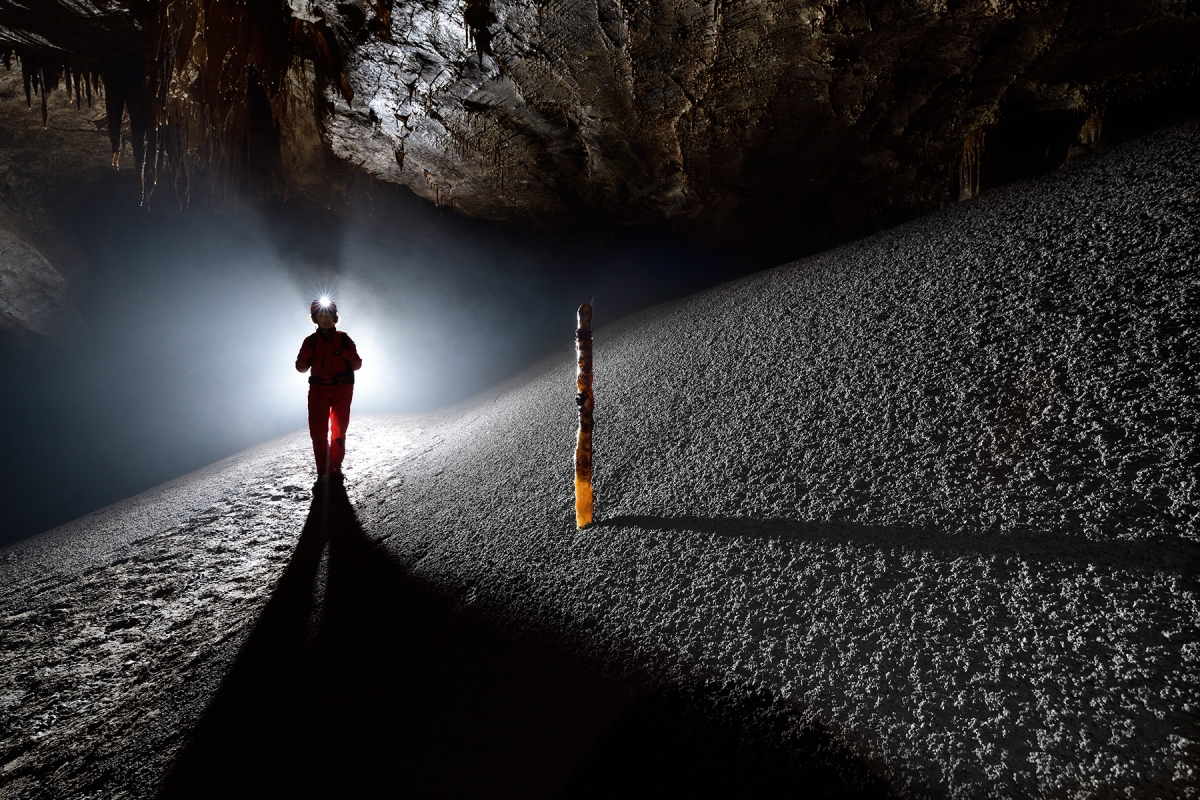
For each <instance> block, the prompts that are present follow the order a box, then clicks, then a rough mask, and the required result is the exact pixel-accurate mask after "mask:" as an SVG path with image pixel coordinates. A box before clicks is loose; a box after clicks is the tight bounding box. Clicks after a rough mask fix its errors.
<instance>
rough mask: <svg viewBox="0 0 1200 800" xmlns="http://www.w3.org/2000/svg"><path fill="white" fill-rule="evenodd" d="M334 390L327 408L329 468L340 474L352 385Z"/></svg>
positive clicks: (344, 451)
mask: <svg viewBox="0 0 1200 800" xmlns="http://www.w3.org/2000/svg"><path fill="white" fill-rule="evenodd" d="M335 389H336V393H335V394H334V396H333V398H332V401H331V403H330V407H329V428H330V430H329V438H330V440H331V441H330V447H329V468H330V469H331V470H333V471H334V472H340V471H341V469H342V459H343V458H345V457H346V428H348V427H349V426H350V401H351V400H352V399H353V398H354V384H349V385H347V386H338V387H335Z"/></svg>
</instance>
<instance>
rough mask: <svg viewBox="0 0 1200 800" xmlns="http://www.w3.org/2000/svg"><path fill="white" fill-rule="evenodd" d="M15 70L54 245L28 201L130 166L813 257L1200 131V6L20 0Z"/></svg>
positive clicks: (154, 175) (21, 117) (14, 199)
mask: <svg viewBox="0 0 1200 800" xmlns="http://www.w3.org/2000/svg"><path fill="white" fill-rule="evenodd" d="M0 50H2V51H3V52H4V53H5V61H6V65H10V66H11V71H12V77H9V78H7V83H5V84H4V87H5V88H4V90H3V91H0V95H3V96H0V105H2V106H3V114H2V115H0V124H2V125H3V126H4V129H3V130H2V131H0V136H3V137H4V140H5V142H6V144H5V146H4V150H3V151H0V158H2V159H3V160H4V161H5V163H6V165H7V167H8V175H9V183H10V186H9V187H8V189H7V190H5V191H6V192H7V194H5V195H3V196H0V228H2V227H3V226H4V224H6V223H5V220H6V219H7V220H8V223H7V224H8V228H9V229H10V232H11V231H16V234H14V235H17V234H19V235H20V236H23V237H24V241H26V242H27V243H32V245H33V246H38V241H39V238H38V237H39V234H38V233H37V231H34V232H33V233H29V231H27V230H25V231H24V232H22V230H23V229H22V230H18V228H20V225H19V224H18V223H13V222H12V220H13V218H14V217H15V216H19V215H15V214H14V212H13V208H15V207H17V206H21V205H22V204H24V205H25V206H26V207H28V208H42V207H45V208H50V207H51V206H54V203H53V202H51V201H49V200H46V199H45V197H40V196H35V195H38V192H41V193H42V194H43V195H45V194H53V193H54V192H55V191H57V189H55V188H54V187H57V186H59V185H60V184H62V183H63V181H64V180H68V181H70V182H71V183H72V185H75V186H80V185H83V184H86V183H87V180H84V178H87V177H88V176H90V175H92V174H93V172H94V169H93V167H94V166H95V164H96V163H99V164H100V165H101V166H104V167H108V165H109V164H112V165H120V164H121V158H125V159H126V161H128V162H129V163H128V165H127V166H130V167H132V168H133V171H134V173H135V174H137V175H138V176H139V177H141V179H142V180H143V182H144V189H143V193H144V196H146V197H149V196H151V195H153V194H154V193H155V192H160V193H161V192H162V191H163V189H162V186H163V184H164V183H165V184H167V185H169V186H170V187H171V192H172V197H178V196H180V187H181V186H182V187H183V195H184V196H185V197H189V198H190V195H191V194H192V193H193V191H194V190H195V189H196V187H200V186H207V187H209V188H213V187H214V186H215V187H226V188H227V187H228V186H229V185H230V184H237V185H238V186H239V187H242V189H243V190H248V191H250V192H252V193H259V194H263V193H265V194H270V195H275V196H280V197H286V198H291V199H298V200H300V201H301V202H310V203H318V204H322V205H324V206H327V207H336V206H337V204H338V202H339V198H342V197H344V192H345V188H344V187H345V185H346V182H347V180H348V176H358V175H365V176H369V177H370V178H372V179H375V180H378V181H386V182H390V183H393V184H398V185H401V186H405V187H408V188H409V189H411V190H412V191H413V192H415V193H416V194H418V195H420V196H421V197H424V198H427V199H428V200H430V201H432V202H434V203H437V204H439V205H442V206H448V207H452V208H454V209H455V210H457V211H459V212H461V213H463V214H466V215H469V216H473V217H480V218H484V219H489V220H498V221H503V222H508V223H514V224H519V225H529V226H539V227H549V226H560V225H570V224H597V223H599V224H619V225H659V226H666V227H671V228H674V229H677V230H682V231H685V232H688V233H691V234H693V235H697V236H700V237H702V238H705V239H707V240H710V241H719V242H739V241H753V240H756V239H760V238H763V237H767V238H770V237H776V238H778V237H788V238H789V239H791V240H793V241H794V242H795V243H796V245H797V248H796V249H798V250H799V249H804V248H808V249H815V248H817V247H822V246H827V245H828V244H831V243H834V242H836V241H839V240H844V239H845V238H847V237H848V236H853V235H858V234H861V233H864V232H867V231H870V230H873V229H877V228H878V227H881V226H883V225H887V224H892V223H894V222H896V221H900V220H902V219H907V218H910V217H912V216H915V215H917V214H920V213H924V212H926V211H929V210H931V209H935V208H938V207H940V206H943V205H945V204H947V203H951V202H956V201H959V200H962V199H966V198H969V197H971V196H973V195H974V194H977V193H978V192H980V191H982V190H985V189H986V188H988V187H989V186H992V185H995V184H998V183H1003V182H1005V181H1007V180H1012V179H1015V178H1020V177H1025V176H1027V175H1030V174H1037V173H1039V172H1045V171H1048V170H1049V169H1053V168H1055V167H1057V166H1058V165H1060V164H1062V163H1063V162H1064V161H1066V160H1069V159H1070V158H1072V157H1074V156H1076V155H1079V154H1081V153H1083V152H1086V151H1087V150H1089V149H1091V148H1094V147H1096V146H1098V145H1100V144H1102V143H1103V142H1104V141H1105V139H1106V137H1107V136H1108V135H1109V132H1111V131H1114V130H1117V129H1122V128H1128V127H1130V125H1135V124H1136V118H1137V117H1138V116H1144V115H1146V114H1150V115H1153V114H1161V113H1162V111H1163V109H1164V108H1165V109H1167V110H1168V111H1169V110H1171V109H1175V110H1176V111H1178V110H1179V109H1180V108H1183V109H1184V110H1185V111H1186V110H1187V109H1188V108H1191V109H1192V111H1190V112H1188V113H1195V111H1194V109H1195V108H1196V97H1197V83H1198V80H1197V64H1198V58H1200V3H1197V2H1196V0H1187V2H1180V1H1179V0H1146V1H1145V2H1139V3H1129V2H1127V1H1126V0H1093V2H1089V3H1078V2H1074V3H1072V2H1069V0H1039V1H1038V2H1032V1H1028V2H1023V1H1019V0H1018V1H1016V2H1013V1H1010V0H959V1H958V2H950V1H949V0H841V1H840V2H839V1H838V0H834V1H832V2H828V1H827V2H813V0H699V1H697V0H586V1H585V2H573V1H570V0H466V2H465V3H464V2H463V0H349V1H348V2H334V0H244V1H243V2H227V0H138V1H136V2H135V1H133V0H119V1H118V0H0ZM17 73H19V74H20V77H16V74H17ZM47 98H49V99H47ZM85 99H86V102H87V103H89V104H90V103H93V102H95V105H94V106H92V107H91V108H90V109H88V108H84V100H85ZM1189 104H1190V105H1189ZM74 106H79V108H80V109H81V110H80V111H77V112H75V113H78V114H82V115H84V116H85V117H86V119H84V120H82V121H77V122H68V121H65V120H67V119H68V115H69V112H70V110H71V108H72V107H74ZM56 109H57V110H56ZM60 118H61V119H62V120H64V121H63V122H62V123H61V125H58V127H60V128H62V127H63V126H66V127H67V128H71V127H74V128H87V127H88V126H89V125H90V126H91V130H92V134H91V136H90V139H89V142H88V143H87V145H86V146H83V145H79V144H71V143H70V142H68V141H65V140H64V138H63V136H61V135H60V134H61V130H60V131H58V132H57V133H56V132H55V131H54V130H53V128H54V127H55V125H51V124H50V123H51V122H54V121H56V120H59V119H60ZM92 123H94V124H92ZM56 124H57V123H56ZM43 128H44V129H45V130H44V131H43V134H44V135H43V136H42V137H41V138H42V141H41V142H40V143H39V142H37V141H35V139H37V136H36V134H37V130H35V129H39V130H40V129H43ZM80 136H82V134H80ZM68 138H69V137H68ZM75 138H76V139H78V138H79V137H75ZM38 147H41V148H42V149H43V150H45V151H46V152H45V153H43V154H42V155H36V154H34V153H33V150H31V149H30V148H38ZM64 147H73V148H74V152H73V153H72V154H69V155H68V154H58V155H55V154H53V153H52V152H51V151H53V150H54V149H55V148H60V149H61V148H64ZM106 147H107V150H106V149H105V148H106ZM114 152H119V153H123V154H124V155H121V156H115V155H113V153H114ZM81 161H83V162H86V165H83V164H81V163H80V162H81ZM17 162H20V163H17ZM31 164H32V165H34V166H32V167H31V166H30V165H31ZM18 173H19V174H20V175H24V177H23V178H19V179H17V178H14V177H13V176H14V175H16V174H18ZM41 183H44V184H45V185H46V186H48V187H50V188H49V189H38V188H36V185H39V184H41ZM14 187H15V188H14ZM22 187H24V188H22ZM30 187H34V188H30ZM22 193H24V194H22ZM59 193H60V194H61V192H59ZM60 205H61V203H60ZM5 209H7V211H5ZM5 215H7V216H5ZM26 227H28V225H26ZM34 227H36V226H34ZM43 227H44V226H43ZM42 238H43V239H45V238H46V237H45V236H44V235H43V236H42ZM43 249H44V248H43ZM51 255H52V254H51ZM48 261H50V262H54V261H55V258H54V257H48Z"/></svg>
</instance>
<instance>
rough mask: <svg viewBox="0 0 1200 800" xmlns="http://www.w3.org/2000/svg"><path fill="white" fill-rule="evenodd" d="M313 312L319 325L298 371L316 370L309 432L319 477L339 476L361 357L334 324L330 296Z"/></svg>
mask: <svg viewBox="0 0 1200 800" xmlns="http://www.w3.org/2000/svg"><path fill="white" fill-rule="evenodd" d="M310 316H311V317H312V321H313V322H315V323H316V324H317V330H316V332H315V333H313V335H312V336H309V337H308V338H307V339H305V340H304V344H302V345H301V346H300V354H299V355H298V356H296V370H297V371H298V372H307V371H309V370H311V371H312V373H311V374H310V375H309V376H308V432H309V433H310V434H311V435H312V441H313V455H314V456H316V459H317V481H318V482H320V481H323V480H325V479H326V478H333V479H334V480H338V481H340V480H341V479H342V459H343V458H344V457H345V456H346V428H347V427H348V426H349V425H350V401H351V400H352V399H353V398H354V371H355V370H356V369H360V368H361V367H362V359H361V358H359V357H358V348H357V347H356V346H355V344H354V341H353V340H352V339H351V338H350V337H349V336H347V335H346V334H345V332H343V331H339V330H337V328H336V327H335V326H336V325H337V321H338V313H337V304H336V303H334V302H333V301H332V300H330V299H329V298H328V297H321V298H318V299H316V300H313V302H312V307H311V308H310Z"/></svg>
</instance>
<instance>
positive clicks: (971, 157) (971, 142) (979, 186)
mask: <svg viewBox="0 0 1200 800" xmlns="http://www.w3.org/2000/svg"><path fill="white" fill-rule="evenodd" d="M986 143H987V132H986V131H985V129H983V128H976V129H975V130H973V131H971V132H970V133H969V134H967V138H966V139H965V140H964V141H963V150H962V159H961V160H960V161H959V165H958V199H959V200H970V199H971V198H972V197H975V196H977V195H978V194H979V193H980V191H982V190H983V157H984V148H985V146H986Z"/></svg>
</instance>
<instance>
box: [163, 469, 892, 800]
mask: <svg viewBox="0 0 1200 800" xmlns="http://www.w3.org/2000/svg"><path fill="white" fill-rule="evenodd" d="M789 735H790V737H791V746H790V747H787V748H786V749H785V748H784V747H783V742H784V740H785V739H786V738H788V737H789ZM800 791H803V792H805V793H806V796H817V797H821V796H824V797H882V796H886V790H885V789H884V786H883V784H882V782H881V781H879V780H878V779H877V778H874V777H873V776H871V775H870V774H869V773H868V771H867V770H866V769H865V767H863V766H862V765H861V764H860V763H858V762H857V761H856V760H855V759H854V758H853V757H851V756H849V755H848V754H847V753H846V752H845V751H843V750H842V749H841V748H840V747H839V746H837V745H836V744H835V743H834V742H833V741H832V740H831V739H830V738H829V737H828V736H827V735H826V734H825V733H824V732H823V731H821V730H820V729H819V728H818V727H815V726H813V725H811V723H809V724H805V723H804V721H803V720H802V719H801V716H800V714H799V713H798V712H797V711H796V710H794V709H792V710H788V709H784V708H781V707H772V703H771V702H770V700H769V699H768V698H766V697H765V696H763V695H761V694H755V693H754V692H752V691H749V690H745V689H742V690H739V689H737V688H736V687H724V688H718V687H715V686H709V687H705V686H694V685H684V686H672V687H665V688H660V689H657V690H655V691H646V690H645V689H644V688H635V686H634V685H630V684H628V683H626V684H625V685H620V684H618V683H617V682H616V681H615V680H614V679H613V678H612V677H609V678H607V679H606V678H604V677H602V675H601V674H600V672H599V671H598V670H597V669H595V668H594V667H590V666H589V665H587V664H584V663H582V662H581V661H579V660H576V659H572V658H569V657H567V656H565V655H564V654H563V652H562V649H561V648H558V647H555V646H554V645H552V644H550V643H546V642H538V641H536V640H535V639H534V638H533V637H524V638H523V639H522V640H521V641H520V642H518V641H515V640H514V639H512V638H510V637H506V636H502V635H499V634H498V633H497V632H495V631H493V630H489V629H488V628H487V627H486V626H485V625H484V624H482V623H481V622H479V621H475V620H472V619H470V618H469V617H468V616H464V615H463V614H462V613H456V612H455V611H454V610H452V609H450V608H449V607H448V606H447V605H446V603H445V602H444V601H442V600H440V599H439V598H437V597H435V596H434V595H432V594H431V593H429V592H428V591H422V590H421V589H420V588H419V587H417V586H416V585H415V584H414V583H413V581H412V580H411V579H410V578H409V576H408V574H407V572H406V570H405V569H404V568H403V567H402V566H401V565H400V564H399V563H397V562H396V561H395V560H394V559H393V558H392V557H391V556H390V555H389V554H388V553H387V552H386V551H385V550H384V549H382V548H380V547H379V546H377V545H375V544H373V543H372V542H371V541H370V540H369V539H368V537H367V536H366V535H365V534H364V532H363V530H362V528H361V526H360V524H359V521H358V519H357V517H356V516H355V512H354V509H353V506H352V505H351V503H350V500H349V498H348V497H347V496H346V493H345V491H344V490H343V489H342V488H341V487H337V486H332V487H328V488H327V490H326V491H323V492H320V493H318V495H317V497H316V499H314V501H313V504H312V508H311V510H310V512H309V515H308V519H307V521H306V522H305V525H304V531H303V533H302V534H301V536H300V539H299V541H298V543H297V546H296V550H295V552H294V553H293V555H292V558H291V561H290V562H289V563H288V565H287V568H286V570H285V571H284V573H283V575H282V577H281V578H280V580H279V582H278V584H277V585H276V588H275V592H274V594H273V595H272V596H271V598H270V600H269V601H268V602H267V604H266V606H265V608H264V609H263V612H262V616H261V617H260V618H259V621H258V623H257V625H256V627H255V629H254V631H253V632H252V633H251V634H250V636H249V638H248V639H247V640H246V643H245V645H244V646H243V648H242V651H241V653H240V654H239V656H238V658H237V661H236V663H235V664H234V665H233V668H232V670H231V671H230V672H229V674H228V676H227V678H226V679H225V682H224V684H223V685H222V686H221V689H220V691H219V692H218V693H217V696H216V699H215V701H214V702H213V704H212V705H211V706H210V707H209V709H208V711H207V712H206V713H205V715H204V718H203V721H202V722H201V723H200V725H199V726H198V728H197V729H196V731H195V734H194V736H193V738H192V741H191V743H190V744H189V745H188V746H187V747H186V749H185V750H184V751H183V754H182V755H181V757H180V758H179V760H178V761H177V762H176V765H175V767H174V769H173V771H172V772H171V774H170V776H169V778H168V780H167V782H166V784H165V786H164V788H163V790H162V792H161V794H160V797H161V798H185V797H195V798H202V797H203V798H209V797H224V796H231V795H233V796H244V797H269V796H287V797H335V796H347V797H379V796H399V795H406V796H412V795H415V796H443V797H496V796H520V797H544V796H549V795H550V794H553V793H555V792H559V793H561V795H562V796H568V797H613V796H622V795H627V794H642V793H645V792H651V793H654V794H660V793H661V794H665V795H667V796H670V795H673V794H675V793H685V794H687V795H704V794H708V793H712V792H719V793H721V794H727V795H728V796H734V795H737V794H739V793H742V794H747V793H748V794H749V795H751V796H779V797H785V796H786V797H792V796H795V795H796V793H797V792H800Z"/></svg>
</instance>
